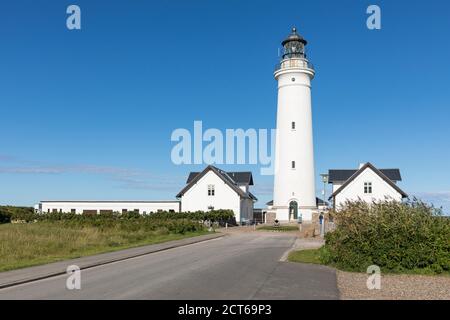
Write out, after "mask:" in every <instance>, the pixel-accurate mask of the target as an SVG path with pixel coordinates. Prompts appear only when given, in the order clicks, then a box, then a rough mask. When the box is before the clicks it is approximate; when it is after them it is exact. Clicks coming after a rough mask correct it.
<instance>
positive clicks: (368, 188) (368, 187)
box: [364, 182, 372, 194]
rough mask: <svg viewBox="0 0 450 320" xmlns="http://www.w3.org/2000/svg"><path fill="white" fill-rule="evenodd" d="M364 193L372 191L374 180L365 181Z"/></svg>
mask: <svg viewBox="0 0 450 320" xmlns="http://www.w3.org/2000/svg"><path fill="white" fill-rule="evenodd" d="M364 193H367V194H370V193H372V182H364Z"/></svg>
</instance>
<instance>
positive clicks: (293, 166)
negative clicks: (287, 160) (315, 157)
mask: <svg viewBox="0 0 450 320" xmlns="http://www.w3.org/2000/svg"><path fill="white" fill-rule="evenodd" d="M291 167H292V169H295V161H292V163H291Z"/></svg>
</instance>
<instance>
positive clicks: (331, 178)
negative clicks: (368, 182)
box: [328, 169, 402, 183]
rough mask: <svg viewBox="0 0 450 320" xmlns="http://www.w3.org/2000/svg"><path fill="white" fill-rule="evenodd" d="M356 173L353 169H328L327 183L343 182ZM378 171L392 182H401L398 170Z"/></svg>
mask: <svg viewBox="0 0 450 320" xmlns="http://www.w3.org/2000/svg"><path fill="white" fill-rule="evenodd" d="M357 171H358V170H354V169H350V170H349V169H330V170H328V183H333V182H345V181H347V180H348V179H349V178H350V177H351V176H353V175H354V174H355V173H356V172H357ZM380 171H381V172H382V173H383V174H384V175H385V176H386V177H388V178H389V179H391V180H392V181H402V177H401V175H400V170H399V169H380Z"/></svg>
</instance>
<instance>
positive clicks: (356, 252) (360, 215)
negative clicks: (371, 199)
mask: <svg viewBox="0 0 450 320" xmlns="http://www.w3.org/2000/svg"><path fill="white" fill-rule="evenodd" d="M333 215H334V217H335V223H336V229H335V230H334V231H332V232H329V233H327V234H326V236H325V246H324V248H323V250H322V253H321V260H322V262H323V263H325V264H332V265H335V266H336V267H338V268H341V269H344V270H349V271H360V272H365V271H366V269H367V267H368V266H370V265H377V266H379V267H380V268H381V269H382V270H383V271H385V272H407V271H414V272H423V273H442V272H448V271H449V270H450V218H448V217H444V216H442V214H441V211H440V210H438V209H435V208H434V207H432V206H428V205H427V204H425V203H423V202H420V201H417V200H413V201H410V202H407V203H400V202H391V201H384V202H378V203H372V204H367V203H365V202H363V201H358V202H347V203H346V205H345V206H344V208H343V209H342V210H341V211H339V212H334V213H333Z"/></svg>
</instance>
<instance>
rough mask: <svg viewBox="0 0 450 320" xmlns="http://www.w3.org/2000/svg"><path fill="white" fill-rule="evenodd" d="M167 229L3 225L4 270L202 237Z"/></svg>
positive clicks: (0, 259)
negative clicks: (129, 229)
mask: <svg viewBox="0 0 450 320" xmlns="http://www.w3.org/2000/svg"><path fill="white" fill-rule="evenodd" d="M206 233H208V232H207V231H197V232H189V233H185V234H174V233H168V232H167V230H157V231H144V230H136V231H133V232H129V231H125V230H121V229H120V228H117V227H111V228H98V227H93V226H70V227H69V226H67V225H64V224H61V223H56V222H38V223H28V224H2V225H0V271H7V270H12V269H18V268H24V267H30V266H35V265H40V264H45V263H50V262H56V261H61V260H66V259H72V258H79V257H82V256H88V255H93V254H98V253H104V252H111V251H117V250H121V249H126V248H131V247H137V246H142V245H147V244H156V243H161V242H166V241H170V240H178V239H182V238H187V237H194V236H199V235H202V234H206Z"/></svg>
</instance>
